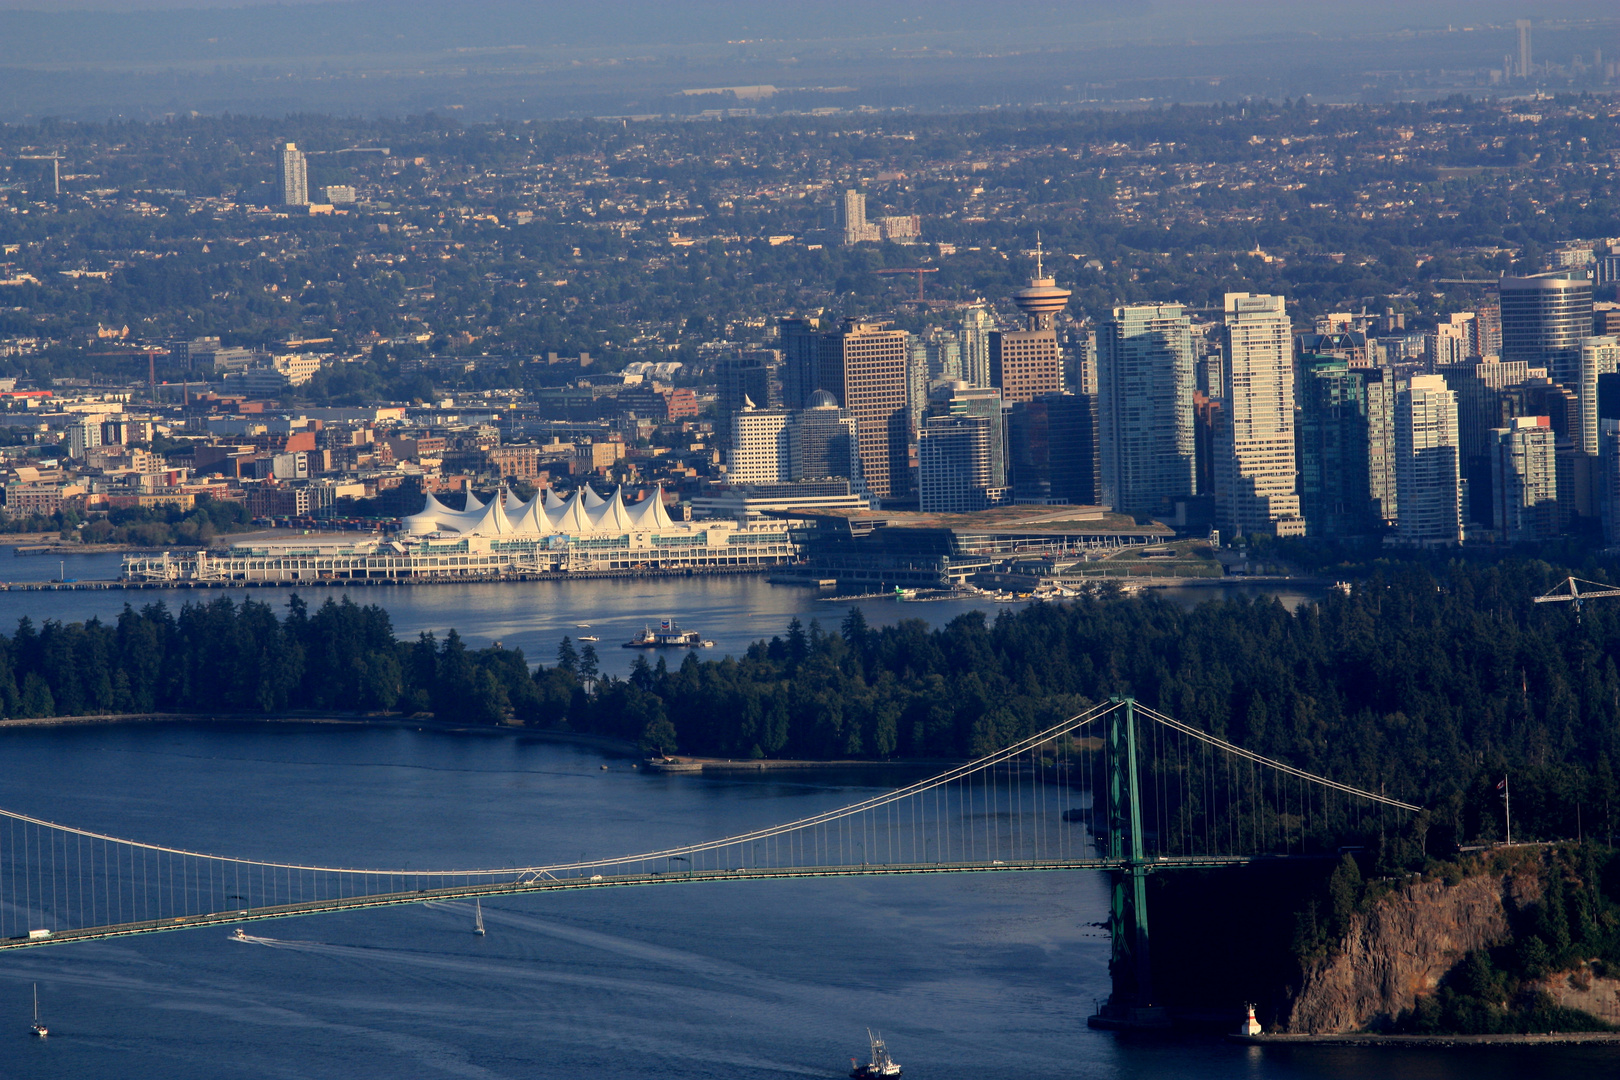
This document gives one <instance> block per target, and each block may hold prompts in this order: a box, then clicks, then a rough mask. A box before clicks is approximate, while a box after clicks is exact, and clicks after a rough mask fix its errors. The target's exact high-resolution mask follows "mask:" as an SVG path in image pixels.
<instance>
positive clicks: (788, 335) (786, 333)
mask: <svg viewBox="0 0 1620 1080" xmlns="http://www.w3.org/2000/svg"><path fill="white" fill-rule="evenodd" d="M777 336H778V340H777V347H778V348H779V349H780V350H781V353H782V406H783V408H786V409H802V408H804V407H805V406H806V405H807V404H808V403H809V401H810V396H811V395H812V394H814V393H815V392H816V391H817V390H820V389H822V387H821V385H820V383H819V380H820V378H821V368H820V363H821V361H820V356H821V353H820V349H821V335H820V331H819V323H818V322H817V320H815V319H783V320H781V322H779V323H778V324H777Z"/></svg>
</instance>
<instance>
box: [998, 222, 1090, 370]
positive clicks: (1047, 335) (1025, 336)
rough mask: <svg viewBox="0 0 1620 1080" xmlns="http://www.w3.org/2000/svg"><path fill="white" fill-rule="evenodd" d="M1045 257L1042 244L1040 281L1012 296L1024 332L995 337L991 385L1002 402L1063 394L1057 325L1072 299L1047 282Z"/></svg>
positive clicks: (1038, 261) (1038, 248)
mask: <svg viewBox="0 0 1620 1080" xmlns="http://www.w3.org/2000/svg"><path fill="white" fill-rule="evenodd" d="M1041 254H1042V252H1041V245H1040V242H1039V241H1037V242H1036V244H1035V276H1034V277H1032V278H1030V279H1029V284H1028V285H1027V286H1025V287H1024V288H1022V289H1019V290H1018V291H1017V292H1015V293H1013V303H1014V304H1017V305H1018V310H1019V311H1022V312H1023V313H1024V322H1025V326H1024V329H1022V330H1000V331H997V332H995V333H992V334H991V335H990V384H991V385H992V386H994V387H996V388H997V389H999V390H1000V391H1001V399H1002V400H1003V401H1029V400H1030V399H1032V398H1036V397H1039V396H1041V395H1042V394H1057V393H1061V392H1062V391H1063V352H1062V350H1061V349H1060V348H1059V347H1058V339H1057V330H1056V328H1055V326H1054V323H1055V320H1056V318H1057V314H1058V312H1060V311H1062V310H1063V308H1064V307H1065V305H1067V304H1068V302H1069V297H1070V295H1071V293H1070V292H1069V290H1068V289H1060V288H1058V286H1057V281H1056V279H1054V278H1049V277H1047V276H1046V271H1045V269H1044V268H1043V267H1042V265H1041Z"/></svg>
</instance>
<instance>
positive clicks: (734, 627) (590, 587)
mask: <svg viewBox="0 0 1620 1080" xmlns="http://www.w3.org/2000/svg"><path fill="white" fill-rule="evenodd" d="M119 562H120V559H119V556H117V555H74V556H66V557H65V558H60V559H59V558H58V557H57V556H54V555H23V556H13V554H12V549H11V548H7V547H0V581H47V580H51V579H54V578H57V577H59V576H61V575H63V574H65V576H66V577H67V578H68V579H71V580H78V581H95V580H111V579H115V578H117V576H118V569H119ZM295 591H296V592H297V593H298V595H300V596H302V597H303V598H304V600H305V602H306V603H308V604H309V605H310V606H311V607H312V608H313V607H315V606H317V605H319V604H323V603H325V602H326V601H327V600H328V599H336V598H339V597H341V596H343V595H344V592H345V590H343V589H340V588H315V589H309V588H306V589H298V590H293V589H287V588H263V589H260V588H253V589H161V590H159V589H141V590H129V591H123V590H107V591H75V592H67V591H62V592H32V591H30V592H0V632H4V633H10V632H12V631H13V630H14V629H15V628H16V625H17V620H18V619H20V618H22V617H23V616H27V617H28V618H30V619H32V620H33V621H34V623H35V625H38V624H39V623H40V622H41V621H43V620H45V619H57V620H60V621H62V622H77V621H83V620H85V619H89V618H100V619H101V620H103V621H108V620H111V619H114V618H116V617H117V615H118V612H119V611H120V610H122V609H123V606H124V605H125V604H126V603H127V604H130V605H133V606H134V607H137V608H139V607H142V606H144V605H146V604H154V603H159V602H161V603H164V604H166V605H168V606H169V608H170V609H171V610H175V611H178V610H179V608H180V607H181V606H182V605H184V604H187V603H208V602H210V601H212V600H217V599H219V598H220V597H227V598H229V599H231V600H233V601H238V602H240V601H242V600H245V599H251V600H255V601H259V602H262V603H267V604H271V605H272V606H274V607H275V608H276V610H277V611H278V612H285V609H286V603H287V600H288V598H289V597H290V596H291V595H292V594H293V593H294V592H295ZM1158 592H1159V594H1160V595H1161V596H1164V597H1165V598H1167V599H1170V600H1172V601H1175V602H1177V603H1182V604H1189V605H1190V604H1196V603H1199V602H1201V601H1204V600H1213V599H1217V598H1222V597H1235V596H1276V597H1278V598H1279V599H1280V600H1282V602H1284V603H1285V604H1288V605H1289V606H1290V607H1295V606H1297V605H1298V604H1300V603H1302V602H1304V601H1306V600H1308V599H1312V598H1314V597H1315V596H1317V595H1319V590H1317V591H1306V590H1301V589H1295V588H1288V587H1282V588H1278V587H1276V586H1253V585H1244V584H1241V583H1234V584H1230V585H1222V586H1218V587H1214V588H1211V587H1207V586H1202V587H1200V586H1192V587H1180V588H1170V589H1163V590H1158ZM347 594H348V595H349V596H350V597H351V598H352V599H353V600H354V601H355V603H358V604H377V605H380V606H381V607H384V608H386V609H387V610H388V612H389V615H390V616H391V617H392V619H393V623H394V629H395V632H396V633H398V634H400V635H401V636H404V637H414V636H415V635H416V634H418V633H420V632H421V631H424V630H428V631H432V632H433V633H435V634H438V635H440V636H443V634H444V632H445V631H446V630H448V629H450V628H452V627H453V628H454V629H455V630H456V631H457V632H458V633H460V634H461V636H462V637H463V638H464V639H466V641H467V643H468V644H469V645H470V646H471V647H473V648H482V647H484V646H486V645H488V644H490V643H491V642H492V641H499V642H501V643H502V644H503V645H504V646H506V647H507V648H520V649H522V650H523V654H524V656H525V657H527V658H528V660H529V661H530V662H531V663H544V664H548V665H549V664H552V663H554V662H555V660H556V656H557V646H558V644H559V643H560V642H561V641H562V638H563V637H564V636H565V635H566V636H568V637H570V638H572V639H573V640H574V642H575V644H576V647H578V643H579V639H580V638H581V637H586V636H588V637H596V638H600V639H601V640H600V641H598V642H597V643H596V650H597V652H598V654H599V656H600V659H601V670H602V672H603V673H604V674H612V675H621V676H622V675H625V674H627V673H628V672H629V670H630V665H631V664H632V663H634V662H635V658H636V656H638V655H645V654H643V653H641V651H640V650H632V649H625V648H621V647H620V646H621V645H622V643H623V642H626V641H628V640H629V639H630V638H631V637H632V636H633V635H634V634H635V633H636V632H637V631H638V630H640V629H641V628H642V627H643V626H645V625H647V624H649V623H651V624H652V625H654V626H656V625H657V624H658V623H659V621H661V620H663V619H672V620H674V621H675V622H677V623H678V624H680V625H681V626H682V627H685V628H689V629H692V630H696V631H698V632H699V633H700V634H702V635H703V636H704V637H705V638H707V639H709V640H712V641H713V642H714V643H715V647H714V648H713V649H705V650H703V653H702V655H703V657H704V658H706V659H707V658H718V657H720V656H724V655H726V654H728V653H729V654H731V655H741V653H742V652H743V651H744V650H745V649H747V647H748V645H749V644H750V643H751V642H754V641H758V640H760V639H763V638H769V637H770V636H772V635H773V634H775V635H780V634H783V633H786V631H787V625H788V622H789V620H791V619H793V618H795V617H797V618H798V619H799V620H800V622H801V623H803V624H804V626H805V627H806V628H808V627H809V625H810V622H811V620H813V619H815V620H820V622H821V625H822V627H823V629H825V630H827V631H829V632H836V631H837V629H838V626H839V624H840V623H841V622H842V621H843V619H844V617H845V615H846V614H847V613H848V612H849V609H850V608H851V607H852V606H855V607H860V608H861V609H862V611H863V613H864V614H865V616H866V619H867V621H868V622H869V623H871V624H873V625H888V624H892V623H895V622H898V621H899V620H901V619H922V620H924V621H926V622H928V623H930V624H931V625H942V624H944V623H946V622H949V621H950V620H951V619H954V618H956V617H957V616H958V615H962V614H964V613H966V612H969V611H981V612H983V613H984V615H985V617H986V618H987V619H994V618H995V617H996V615H997V614H999V613H1000V612H1002V611H1005V610H1009V609H1011V610H1016V609H1018V608H1019V607H1022V606H1023V605H1022V604H997V603H992V602H990V601H989V600H985V599H952V600H942V601H924V602H903V601H899V600H896V599H894V598H893V597H887V596H886V597H880V598H876V599H867V600H858V601H848V602H844V601H837V600H826V599H822V597H824V596H826V595H827V594H825V593H820V592H818V591H817V590H815V589H806V588H802V587H795V586H786V585H772V584H770V583H769V582H768V581H766V580H765V577H764V576H763V575H757V574H749V575H740V576H725V577H695V578H628V579H627V578H612V579H597V580H589V581H533V582H513V583H499V584H469V585H417V586H394V587H376V586H369V587H359V588H353V589H349V590H347ZM664 655H665V659H666V661H667V662H668V663H669V664H670V665H671V666H674V665H677V664H679V663H680V662H681V660H682V659H683V658H684V656H683V654H682V653H680V652H678V651H677V652H672V653H665V654H664Z"/></svg>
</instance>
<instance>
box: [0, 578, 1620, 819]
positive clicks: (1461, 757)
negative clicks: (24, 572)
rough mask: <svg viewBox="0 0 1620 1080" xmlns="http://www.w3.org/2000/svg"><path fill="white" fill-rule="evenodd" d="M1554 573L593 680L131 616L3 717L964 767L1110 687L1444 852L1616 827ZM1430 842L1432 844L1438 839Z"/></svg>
mask: <svg viewBox="0 0 1620 1080" xmlns="http://www.w3.org/2000/svg"><path fill="white" fill-rule="evenodd" d="M1555 580H1556V575H1555V574H1554V572H1553V571H1552V570H1551V569H1550V568H1549V567H1548V566H1546V564H1523V563H1519V564H1514V563H1504V564H1500V565H1496V566H1491V567H1478V566H1465V565H1459V564H1454V565H1451V566H1448V567H1444V568H1441V569H1438V570H1430V569H1425V568H1423V567H1421V566H1418V565H1413V564H1393V565H1385V566H1382V567H1380V568H1378V569H1377V570H1375V571H1374V572H1373V573H1372V574H1371V575H1370V576H1369V577H1367V578H1365V579H1364V580H1361V581H1358V582H1357V584H1356V585H1355V588H1354V591H1353V592H1352V593H1351V594H1350V595H1344V594H1342V593H1338V592H1335V593H1333V594H1332V595H1330V596H1329V597H1328V598H1327V599H1325V600H1324V601H1323V602H1322V603H1321V604H1318V605H1312V606H1306V607H1303V608H1301V609H1300V611H1299V612H1298V614H1292V613H1290V612H1289V611H1288V610H1287V609H1285V608H1284V607H1283V606H1282V605H1280V604H1278V603H1275V602H1248V601H1228V602H1217V603H1207V604H1203V605H1201V606H1199V607H1197V608H1195V609H1192V610H1183V609H1181V608H1178V607H1176V606H1174V605H1172V604H1170V603H1167V602H1164V601H1161V600H1157V599H1155V598H1152V597H1147V598H1142V599H1124V598H1102V599H1092V600H1083V601H1079V602H1075V603H1072V604H1063V605H1043V604H1036V605H1032V606H1030V607H1028V608H1026V609H1024V610H1022V611H1018V612H1016V613H1012V612H1008V613H1003V614H1002V615H1000V616H999V617H998V618H996V619H995V620H994V621H993V622H988V623H987V622H986V621H985V620H984V618H983V617H982V616H981V615H978V614H971V615H966V616H962V617H960V618H957V619H956V620H954V621H953V622H951V623H950V624H949V625H948V626H945V627H943V628H941V629H938V630H931V629H929V628H928V627H927V626H926V625H925V624H924V623H923V622H921V621H919V620H905V621H902V622H900V623H899V624H897V625H895V626H891V627H883V628H876V627H872V626H869V625H867V624H866V622H865V620H864V619H863V617H862V616H861V614H860V612H859V611H858V610H852V611H851V612H850V613H849V615H848V616H847V617H846V618H845V619H844V620H843V622H842V625H841V626H840V627H838V628H836V629H832V630H829V629H827V628H824V627H821V626H820V625H818V624H816V623H812V624H811V625H810V626H809V627H808V628H806V627H803V626H800V625H799V624H798V622H797V621H795V622H794V623H792V624H790V626H789V627H788V628H787V630H786V632H785V633H784V634H783V635H781V636H778V637H773V638H771V639H770V640H769V641H761V642H756V643H755V644H754V645H753V646H751V647H750V648H749V649H748V651H747V653H746V654H745V655H744V656H742V657H737V658H732V657H727V658H724V659H721V660H718V661H704V660H699V659H698V658H697V656H695V655H691V654H688V655H687V656H686V657H685V658H684V659H683V660H682V662H681V663H680V664H679V665H678V666H676V667H667V666H666V665H665V663H664V661H663V660H662V658H660V659H659V661H658V663H657V664H656V665H648V664H647V663H646V662H645V661H641V660H638V662H637V664H636V666H635V668H634V670H633V671H632V673H631V674H630V676H629V677H628V678H626V679H618V678H613V677H599V675H598V672H597V658H596V655H595V653H594V652H593V651H592V649H591V648H590V647H589V646H588V645H587V646H585V647H584V648H583V649H581V650H579V651H578V652H576V651H575V649H574V647H573V645H572V644H571V643H568V642H567V641H566V640H565V642H564V644H563V646H562V647H561V649H560V650H559V655H558V657H557V658H556V662H555V663H552V664H549V665H542V666H541V667H539V668H538V669H533V670H531V665H530V663H529V662H528V661H527V660H526V658H525V657H524V656H523V654H522V653H521V652H520V651H518V650H511V649H503V648H500V647H498V646H496V647H490V648H486V649H481V650H474V649H469V648H468V647H467V645H466V643H465V642H463V641H462V639H461V638H460V637H459V636H458V635H457V634H456V633H455V632H454V631H453V630H452V631H448V632H446V633H445V635H444V636H443V637H442V638H439V637H435V636H434V635H430V634H424V635H421V636H420V637H418V638H417V639H416V640H412V641H398V640H396V637H395V634H394V631H393V628H392V626H391V624H390V622H389V618H388V615H387V613H386V612H384V611H383V610H382V609H380V608H377V607H360V606H358V605H356V604H354V603H352V602H351V601H350V600H348V599H347V598H346V597H345V598H344V599H343V600H342V601H341V602H333V601H328V602H327V603H325V604H324V605H322V606H321V607H319V608H318V609H315V610H310V609H308V608H307V607H306V606H305V604H304V603H303V602H302V601H300V600H298V599H294V600H292V601H291V603H290V609H289V610H288V612H287V613H286V614H285V616H284V617H278V616H277V614H276V612H274V611H273V610H272V609H271V608H270V607H269V606H268V605H266V604H263V603H259V602H256V601H253V600H247V601H244V602H241V603H236V602H233V601H232V600H230V599H229V598H219V599H216V600H212V601H208V602H204V603H197V604H187V605H186V606H184V607H182V608H181V609H180V610H179V611H178V612H175V611H172V610H169V609H166V608H165V607H163V606H162V605H152V606H148V607H145V608H143V609H141V610H135V609H134V608H131V607H127V606H126V607H125V609H124V611H123V612H122V613H121V614H120V615H119V616H118V617H117V618H116V619H114V620H113V621H111V622H108V623H103V622H99V621H91V622H89V623H86V624H70V625H64V624H60V623H56V622H47V623H45V624H44V625H43V626H41V627H35V626H34V625H32V624H31V623H30V622H29V621H28V620H26V619H25V620H23V621H22V623H21V624H20V625H19V627H18V629H17V632H16V633H15V634H14V635H13V636H12V637H10V638H4V637H0V705H3V707H4V711H5V713H6V715H8V716H43V715H58V714H78V713H94V712H141V711H186V710H237V711H246V712H271V711H281V710H286V709H290V708H301V709H332V710H362V711H386V710H399V711H404V712H407V713H417V712H432V713H433V714H435V715H436V716H437V717H439V718H440V719H442V720H446V721H453V722H458V723H474V724H478V723H482V724H497V723H502V722H519V723H523V724H528V725H534V726H540V727H549V728H562V729H567V730H573V731H581V732H590V733H596V734H602V735H610V736H616V737H620V738H624V739H629V740H638V741H639V742H640V743H641V745H642V746H643V748H645V749H647V750H650V751H654V750H658V751H670V750H675V749H677V748H678V749H680V750H682V751H686V752H691V753H698V754H717V755H728V756H743V757H746V756H751V755H757V756H764V757H844V756H847V757H877V758H890V757H897V758H919V757H926V758H961V757H966V756H968V755H975V754H979V753H982V752H984V751H987V750H989V749H991V748H992V747H995V746H997V745H1001V744H1005V743H1007V742H1010V741H1012V740H1015V739H1017V738H1020V737H1022V736H1025V735H1027V734H1030V733H1033V732H1036V731H1039V730H1042V729H1043V728H1045V727H1047V726H1050V725H1052V724H1055V723H1057V722H1059V721H1060V720H1062V719H1063V718H1064V717H1066V716H1069V715H1072V714H1074V713H1077V712H1079V711H1081V710H1082V709H1083V708H1085V707H1086V706H1087V705H1088V704H1090V703H1092V702H1095V701H1099V700H1102V699H1104V698H1106V697H1108V696H1110V695H1113V694H1133V695H1135V696H1137V697H1138V698H1140V699H1142V700H1143V701H1145V702H1147V703H1148V704H1150V705H1153V706H1155V707H1157V708H1160V709H1163V710H1164V711H1166V712H1168V713H1170V714H1172V715H1174V716H1176V717H1178V718H1180V719H1182V720H1184V721H1186V722H1189V723H1192V724H1196V725H1200V726H1202V727H1205V728H1207V729H1209V730H1211V731H1213V732H1215V733H1216V734H1219V735H1221V736H1222V737H1224V738H1227V739H1230V740H1232V741H1233V742H1236V743H1239V744H1241V745H1244V746H1247V747H1250V748H1252V749H1254V750H1257V751H1259V752H1261V753H1264V754H1268V755H1272V756H1276V757H1279V758H1283V759H1286V760H1288V761H1291V762H1293V763H1295V764H1297V765H1299V766H1300V767H1302V768H1305V769H1308V770H1310V771H1312V772H1315V773H1319V774H1322V775H1327V776H1331V777H1334V778H1336V779H1340V780H1343V781H1346V782H1350V783H1356V784H1362V785H1369V786H1373V787H1378V786H1382V787H1383V788H1384V789H1385V790H1387V791H1388V792H1389V793H1390V794H1392V795H1398V796H1400V797H1402V798H1405V799H1409V800H1413V801H1417V802H1421V803H1423V804H1424V805H1426V806H1428V807H1430V816H1429V821H1428V822H1427V827H1428V830H1429V837H1430V848H1431V850H1440V849H1441V847H1443V846H1444V845H1445V844H1448V843H1462V842H1470V841H1474V840H1479V839H1492V838H1495V837H1497V836H1498V834H1499V833H1500V831H1501V806H1500V801H1499V800H1498V799H1497V797H1496V793H1495V784H1496V783H1497V781H1499V780H1500V779H1501V777H1502V775H1503V773H1504V771H1506V770H1511V771H1512V775H1513V793H1514V802H1513V810H1514V835H1515V837H1516V838H1520V839H1533V838H1538V837H1541V838H1551V837H1571V838H1573V837H1575V836H1577V835H1578V834H1584V835H1586V836H1607V835H1609V834H1611V833H1612V832H1613V831H1614V813H1615V809H1616V805H1615V804H1616V801H1617V795H1620V790H1617V785H1616V779H1615V773H1616V766H1617V755H1620V667H1617V658H1620V606H1616V605H1613V604H1610V605H1608V606H1605V604H1604V602H1602V601H1598V602H1594V603H1591V604H1588V605H1587V607H1586V610H1585V612H1584V617H1583V618H1582V619H1581V620H1580V621H1577V619H1576V618H1575V613H1574V612H1573V611H1571V610H1570V609H1569V608H1568V606H1567V605H1534V604H1532V603H1531V600H1532V598H1533V597H1534V596H1535V595H1538V594H1539V593H1540V592H1542V591H1544V590H1545V589H1547V588H1548V587H1550V585H1551V584H1552V583H1553V582H1554V581H1555ZM1437 845H1438V846H1437Z"/></svg>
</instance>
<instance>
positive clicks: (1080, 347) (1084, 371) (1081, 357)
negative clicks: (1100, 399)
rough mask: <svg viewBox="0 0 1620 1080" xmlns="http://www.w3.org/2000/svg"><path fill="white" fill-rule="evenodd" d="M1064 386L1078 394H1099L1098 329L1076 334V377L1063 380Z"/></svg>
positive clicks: (1094, 395) (1093, 395)
mask: <svg viewBox="0 0 1620 1080" xmlns="http://www.w3.org/2000/svg"><path fill="white" fill-rule="evenodd" d="M1063 382H1064V388H1065V389H1068V390H1072V391H1073V392H1074V393H1076V394H1090V395H1091V396H1092V397H1096V396H1097V331H1095V330H1081V331H1077V332H1075V334H1074V378H1073V380H1070V379H1068V378H1065V379H1064V380H1063Z"/></svg>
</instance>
